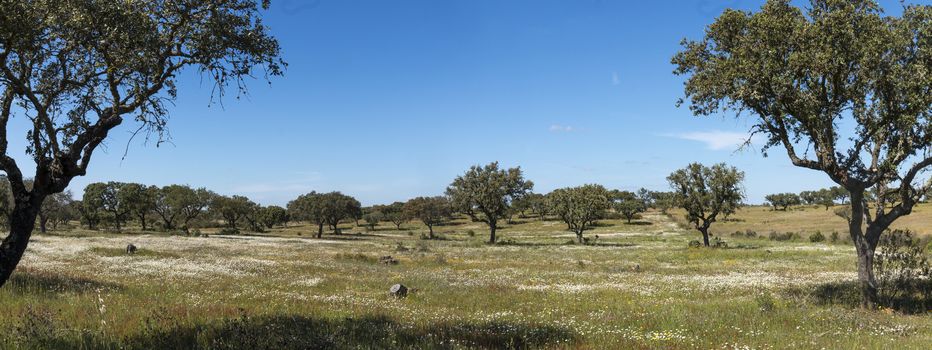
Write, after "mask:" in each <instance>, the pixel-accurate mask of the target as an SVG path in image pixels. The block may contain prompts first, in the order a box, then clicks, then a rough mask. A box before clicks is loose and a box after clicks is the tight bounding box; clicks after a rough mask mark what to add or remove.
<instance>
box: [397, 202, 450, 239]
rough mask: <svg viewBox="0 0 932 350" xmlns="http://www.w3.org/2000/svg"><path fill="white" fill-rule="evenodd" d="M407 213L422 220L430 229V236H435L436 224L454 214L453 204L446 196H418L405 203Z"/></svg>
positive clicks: (408, 215)
mask: <svg viewBox="0 0 932 350" xmlns="http://www.w3.org/2000/svg"><path fill="white" fill-rule="evenodd" d="M404 211H405V215H406V216H407V217H410V218H416V219H418V220H421V222H423V223H424V225H425V226H427V230H428V236H427V237H428V238H430V239H433V238H434V226H436V225H437V224H440V223H443V222H444V221H446V220H449V219H450V217H451V216H453V206H452V204H451V203H450V200H449V199H447V198H446V197H442V196H437V197H417V198H414V199H411V200H409V201H408V202H407V203H405V205H404Z"/></svg>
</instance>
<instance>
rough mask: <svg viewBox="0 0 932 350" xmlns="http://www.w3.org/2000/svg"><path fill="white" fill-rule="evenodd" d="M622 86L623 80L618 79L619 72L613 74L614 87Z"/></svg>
mask: <svg viewBox="0 0 932 350" xmlns="http://www.w3.org/2000/svg"><path fill="white" fill-rule="evenodd" d="M619 84H621V79H620V78H618V72H612V85H619Z"/></svg>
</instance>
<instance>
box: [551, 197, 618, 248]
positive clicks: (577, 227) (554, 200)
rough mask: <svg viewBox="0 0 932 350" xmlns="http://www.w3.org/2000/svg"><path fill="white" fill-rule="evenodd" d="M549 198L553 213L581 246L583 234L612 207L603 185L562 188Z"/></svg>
mask: <svg viewBox="0 0 932 350" xmlns="http://www.w3.org/2000/svg"><path fill="white" fill-rule="evenodd" d="M547 196H548V198H549V200H550V205H551V207H550V210H551V212H552V213H554V214H555V215H557V216H558V217H560V219H561V220H563V222H564V223H566V225H567V227H568V228H569V229H570V230H571V231H573V233H575V234H576V240H577V241H578V242H579V243H580V244H582V243H584V239H583V233H584V232H586V231H587V230H590V229H592V227H593V226H594V225H595V223H596V221H597V220H599V219H601V218H603V217H605V211H606V210H608V209H609V208H610V207H611V200H610V194H609V191H608V190H606V189H605V187H602V186H601V185H583V186H579V187H568V188H560V189H556V190H554V191H553V192H550V194H548V195H547Z"/></svg>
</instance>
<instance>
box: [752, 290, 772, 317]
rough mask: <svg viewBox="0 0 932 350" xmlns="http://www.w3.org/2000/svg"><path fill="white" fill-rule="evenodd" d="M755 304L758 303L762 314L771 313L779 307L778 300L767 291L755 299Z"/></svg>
mask: <svg viewBox="0 0 932 350" xmlns="http://www.w3.org/2000/svg"><path fill="white" fill-rule="evenodd" d="M754 302H755V303H757V308H758V309H759V310H760V311H761V312H770V311H773V309H775V308H776V307H777V302H776V300H775V299H774V298H773V296H772V295H770V293H768V292H766V291H765V292H761V293H760V294H758V295H757V296H756V297H754Z"/></svg>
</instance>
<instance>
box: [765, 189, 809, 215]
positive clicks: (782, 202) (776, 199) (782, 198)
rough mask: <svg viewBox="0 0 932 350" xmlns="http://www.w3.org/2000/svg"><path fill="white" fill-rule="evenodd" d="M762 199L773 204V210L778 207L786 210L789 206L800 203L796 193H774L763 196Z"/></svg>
mask: <svg viewBox="0 0 932 350" xmlns="http://www.w3.org/2000/svg"><path fill="white" fill-rule="evenodd" d="M764 200H766V201H767V203H770V205H771V206H773V210H777V209H778V208H779V209H781V210H783V211H786V210H787V209H788V208H789V207H791V206H794V205H800V204H802V199H800V197H799V195H798V194H795V193H774V194H768V195H766V196H764Z"/></svg>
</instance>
